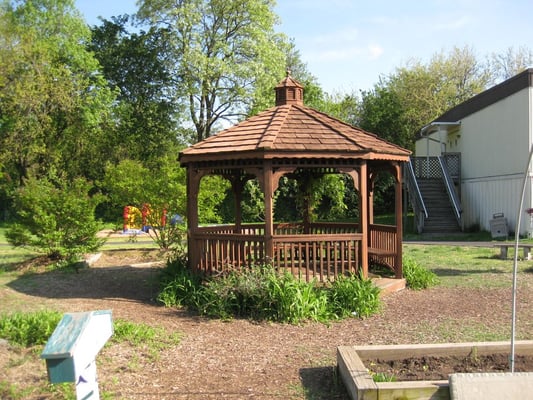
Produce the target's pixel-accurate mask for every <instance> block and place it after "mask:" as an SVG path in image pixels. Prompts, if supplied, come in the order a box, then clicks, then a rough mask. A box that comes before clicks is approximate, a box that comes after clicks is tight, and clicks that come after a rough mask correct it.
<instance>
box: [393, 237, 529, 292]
mask: <svg viewBox="0 0 533 400" xmlns="http://www.w3.org/2000/svg"><path fill="white" fill-rule="evenodd" d="M403 249H404V256H405V257H408V258H411V259H413V260H416V262H417V263H418V264H420V265H422V266H424V267H425V268H427V269H428V270H430V271H432V272H434V273H435V274H436V275H437V276H438V278H439V285H441V286H444V287H467V288H498V287H509V285H510V279H511V273H512V269H513V259H512V257H513V251H512V250H511V251H510V252H509V253H510V254H509V258H508V259H507V260H501V259H500V258H499V249H495V248H487V247H476V246H445V245H442V246H441V245H417V244H404V246H403ZM532 267H533V263H532V262H530V261H519V263H518V269H519V272H523V273H531V271H530V270H531V268H532Z"/></svg>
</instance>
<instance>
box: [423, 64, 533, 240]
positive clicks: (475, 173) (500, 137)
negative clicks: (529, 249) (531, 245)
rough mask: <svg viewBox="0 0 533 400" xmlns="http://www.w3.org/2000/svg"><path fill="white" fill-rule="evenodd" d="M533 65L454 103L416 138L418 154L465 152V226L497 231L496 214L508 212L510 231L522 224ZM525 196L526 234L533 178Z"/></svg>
mask: <svg viewBox="0 0 533 400" xmlns="http://www.w3.org/2000/svg"><path fill="white" fill-rule="evenodd" d="M532 113H533V69H528V70H525V71H524V72H522V73H520V74H518V75H516V76H514V77H512V78H510V79H508V80H506V81H505V82H502V83H501V84H499V85H497V86H494V87H493V88H491V89H488V90H486V91H484V92H482V93H480V94H479V95H477V96H475V97H473V98H471V99H470V100H468V101H466V102H464V103H462V104H460V105H458V106H456V107H454V108H452V109H451V110H449V111H448V112H446V113H445V114H443V115H441V116H440V117H439V118H437V119H436V120H435V121H433V122H432V123H431V124H429V125H427V126H425V127H424V128H423V129H422V130H421V132H420V135H419V138H418V139H417V141H416V148H415V154H416V156H417V157H432V156H433V157H435V156H443V155H449V154H457V155H459V156H460V178H459V180H458V182H460V184H459V185H457V187H456V188H457V189H458V192H459V194H460V196H459V197H460V202H461V208H462V213H461V222H460V224H461V228H462V229H463V230H469V229H472V228H477V227H479V228H480V229H481V230H486V231H491V220H493V219H494V215H495V214H501V213H503V214H504V216H505V218H506V219H507V223H508V227H509V230H510V231H512V232H514V231H515V228H516V222H517V215H518V208H519V205H520V199H521V195H522V187H523V180H524V174H525V170H526V167H528V164H529V152H530V149H531V146H532V143H533V127H532V124H533V118H532ZM532 177H533V174H532V168H531V166H529V168H528V178H527V185H526V191H525V196H524V201H523V207H522V210H520V212H521V213H522V220H521V225H520V233H521V234H523V235H526V234H529V235H530V236H531V233H530V232H531V231H533V228H531V227H530V217H529V215H528V214H527V212H526V210H527V209H529V208H532V207H533V193H532V184H531V179H532Z"/></svg>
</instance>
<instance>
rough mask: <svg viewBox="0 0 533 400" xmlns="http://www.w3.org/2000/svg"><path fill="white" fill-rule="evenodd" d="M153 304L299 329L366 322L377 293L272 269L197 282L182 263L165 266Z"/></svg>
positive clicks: (365, 285)
mask: <svg viewBox="0 0 533 400" xmlns="http://www.w3.org/2000/svg"><path fill="white" fill-rule="evenodd" d="M158 300H159V301H160V302H162V303H163V304H165V305H166V306H170V307H188V308H190V309H192V310H195V311H196V312H198V313H199V314H201V315H206V316H210V317H215V318H221V319H230V318H234V317H242V318H253V319H256V320H270V321H277V322H286V323H292V324H298V323H300V322H303V321H306V320H313V321H321V322H327V321H329V320H332V319H338V318H347V317H353V316H357V317H367V316H369V315H371V314H373V313H375V312H377V311H378V310H379V308H380V299H379V289H378V288H377V287H375V286H374V285H373V284H372V282H371V281H370V280H364V279H361V278H360V277H358V276H350V277H344V278H342V277H340V278H339V279H338V280H337V281H336V282H335V283H333V284H330V285H323V286H320V285H318V283H317V282H316V281H311V282H303V281H301V280H299V279H297V278H295V277H294V276H293V275H291V274H289V273H285V274H280V273H278V272H276V271H275V270H274V269H273V268H271V267H268V266H264V267H253V268H249V269H243V270H235V271H231V272H228V273H226V274H224V275H221V276H218V277H210V278H207V279H205V280H204V281H202V280H201V279H200V277H199V276H198V275H195V274H193V273H192V272H191V271H190V270H188V269H187V267H186V263H185V262H183V260H180V261H176V260H174V261H169V263H168V264H167V268H166V271H165V272H164V274H163V275H162V277H161V291H160V293H159V295H158Z"/></svg>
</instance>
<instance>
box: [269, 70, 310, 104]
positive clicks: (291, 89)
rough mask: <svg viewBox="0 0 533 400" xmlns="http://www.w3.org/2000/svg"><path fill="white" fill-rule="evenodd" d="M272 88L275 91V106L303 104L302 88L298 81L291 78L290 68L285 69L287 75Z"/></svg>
mask: <svg viewBox="0 0 533 400" xmlns="http://www.w3.org/2000/svg"><path fill="white" fill-rule="evenodd" d="M274 90H275V91H276V106H284V105H288V104H296V105H299V106H303V104H304V100H303V99H304V88H303V86H302V85H300V83H299V82H298V81H296V80H294V79H293V78H292V76H291V71H290V69H287V76H286V77H285V79H283V80H282V81H281V82H280V83H279V84H278V85H277V86H276V87H275V88H274Z"/></svg>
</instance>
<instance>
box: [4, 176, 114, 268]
mask: <svg viewBox="0 0 533 400" xmlns="http://www.w3.org/2000/svg"><path fill="white" fill-rule="evenodd" d="M90 190H91V185H90V184H89V183H88V182H86V181H85V180H83V179H76V180H74V181H73V182H70V183H66V182H64V181H62V180H61V179H56V180H55V182H52V181H50V180H48V179H40V180H37V179H29V180H28V181H27V183H26V185H25V186H24V187H22V188H21V189H20V190H19V191H18V192H17V194H16V195H15V208H16V210H17V223H15V224H13V225H12V226H11V227H10V228H9V229H8V230H7V231H6V238H7V241H8V242H9V243H10V244H12V245H13V246H28V247H31V248H33V249H36V250H37V251H40V252H44V253H45V254H46V255H48V256H49V257H50V258H52V259H63V260H69V261H72V262H76V261H78V257H79V255H81V254H83V253H88V252H92V251H95V250H97V249H98V248H99V247H100V246H101V245H102V244H103V243H104V240H102V239H99V238H97V237H96V233H97V232H98V231H99V229H100V224H99V223H98V222H97V221H96V219H95V208H96V206H97V205H98V203H99V202H100V201H101V200H102V199H103V197H102V196H99V195H89V191H90Z"/></svg>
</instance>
